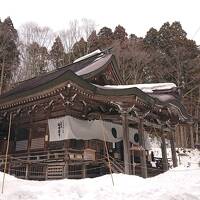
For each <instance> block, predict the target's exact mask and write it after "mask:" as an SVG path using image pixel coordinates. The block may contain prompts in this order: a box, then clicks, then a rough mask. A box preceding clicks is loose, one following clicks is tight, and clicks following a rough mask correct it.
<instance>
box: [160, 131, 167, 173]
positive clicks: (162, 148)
mask: <svg viewBox="0 0 200 200" xmlns="http://www.w3.org/2000/svg"><path fill="white" fill-rule="evenodd" d="M161 141H162V143H161V150H162V163H163V170H164V171H167V170H168V160H167V148H166V143H165V135H164V133H163V129H162V135H161Z"/></svg>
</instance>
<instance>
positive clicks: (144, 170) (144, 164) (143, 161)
mask: <svg viewBox="0 0 200 200" xmlns="http://www.w3.org/2000/svg"><path fill="white" fill-rule="evenodd" d="M138 132H139V144H140V146H142V149H141V151H140V162H141V173H142V177H143V178H147V162H146V152H145V138H144V125H143V117H139V128H138Z"/></svg>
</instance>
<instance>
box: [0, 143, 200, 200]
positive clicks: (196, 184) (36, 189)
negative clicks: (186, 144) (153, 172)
mask: <svg viewBox="0 0 200 200" xmlns="http://www.w3.org/2000/svg"><path fill="white" fill-rule="evenodd" d="M159 145H160V144H159V141H158V142H155V141H154V142H153V146H152V150H153V151H154V154H155V156H158V157H159V156H160V155H161V151H160V148H159ZM170 153H171V152H170V149H169V148H168V157H170V156H171V154H170ZM179 154H180V156H179V157H180V163H181V165H180V166H179V167H177V168H174V169H170V170H169V171H167V172H165V173H163V174H160V175H158V176H156V177H153V178H147V179H143V178H141V177H138V176H133V175H132V176H131V175H124V174H113V179H114V186H113V185H112V180H111V176H110V175H105V176H102V177H99V178H93V179H89V178H88V179H82V180H70V179H64V180H55V181H27V180H20V179H17V178H15V177H12V176H10V175H6V179H5V188H4V194H0V200H129V199H130V200H200V166H199V163H200V151H198V150H189V149H186V150H183V149H182V150H179ZM2 177H3V173H1V172H0V187H1V185H2Z"/></svg>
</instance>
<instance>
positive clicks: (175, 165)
mask: <svg viewBox="0 0 200 200" xmlns="http://www.w3.org/2000/svg"><path fill="white" fill-rule="evenodd" d="M170 145H171V153H172V161H173V167H177V166H178V163H177V157H176V147H175V140H174V131H173V130H172V132H171V135H170Z"/></svg>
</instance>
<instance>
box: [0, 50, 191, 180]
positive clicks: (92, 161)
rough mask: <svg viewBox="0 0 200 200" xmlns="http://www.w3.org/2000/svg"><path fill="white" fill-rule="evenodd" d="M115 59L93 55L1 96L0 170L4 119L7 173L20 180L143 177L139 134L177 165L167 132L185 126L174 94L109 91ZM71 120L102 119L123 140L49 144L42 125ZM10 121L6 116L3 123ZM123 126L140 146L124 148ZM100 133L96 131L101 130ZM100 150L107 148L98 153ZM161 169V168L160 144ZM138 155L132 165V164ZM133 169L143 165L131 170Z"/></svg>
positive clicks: (115, 75) (144, 166)
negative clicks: (157, 140)
mask: <svg viewBox="0 0 200 200" xmlns="http://www.w3.org/2000/svg"><path fill="white" fill-rule="evenodd" d="M121 84H123V81H122V79H121V77H120V75H119V71H118V67H117V64H116V61H115V58H114V56H113V55H112V54H106V53H99V54H96V55H94V56H91V57H89V58H86V59H84V60H81V61H79V62H77V63H73V64H71V65H69V66H66V67H63V68H60V69H58V70H56V71H54V72H51V73H49V74H45V75H42V76H40V77H37V78H34V79H31V80H27V81H24V82H23V83H21V84H19V85H18V86H16V87H15V88H14V89H12V90H11V91H9V92H7V93H5V94H3V95H2V96H1V97H0V116H1V127H0V128H1V130H0V131H1V132H0V154H1V163H0V164H1V165H0V167H1V169H3V167H4V164H5V154H6V147H7V143H8V142H7V141H8V126H9V119H11V137H10V141H9V152H8V164H7V167H6V168H7V171H8V172H9V173H10V174H14V175H16V176H18V177H21V178H27V179H39V180H46V179H57V178H64V177H67V178H82V177H95V176H99V175H103V174H105V173H108V165H109V164H110V165H111V166H112V171H113V172H125V173H127V174H132V173H137V172H138V171H141V174H142V176H143V177H147V172H148V170H147V167H148V160H147V159H146V158H147V155H146V154H147V152H146V151H145V148H144V134H145V133H144V130H146V131H149V132H152V130H155V129H156V130H158V131H157V132H159V133H160V135H161V136H162V142H163V143H165V138H166V137H167V138H168V139H170V141H171V148H172V159H173V162H174V166H176V165H177V161H176V155H175V144H174V127H175V125H176V124H178V123H185V122H186V121H188V120H190V117H189V116H188V115H187V113H186V111H185V109H184V107H183V106H182V105H181V104H180V102H179V101H178V100H177V98H176V95H177V93H176V92H175V91H161V92H160V93H161V94H166V92H167V94H168V95H169V94H170V95H171V96H172V97H173V98H171V99H168V100H167V101H161V100H160V99H159V98H158V97H157V96H158V95H159V94H151V95H148V94H146V93H144V92H142V91H141V90H140V89H138V88H136V87H132V88H128V89H127V88H126V89H112V88H105V87H102V86H103V85H121ZM66 115H70V116H73V117H74V118H78V119H82V120H88V119H89V120H94V119H101V120H104V121H109V122H113V123H116V124H121V125H122V127H123V142H119V144H118V149H117V148H116V147H113V144H112V143H109V142H105V141H101V140H97V139H93V140H76V139H70V140H63V141H55V142H50V141H49V130H48V119H51V118H57V117H62V116H66ZM10 117H11V118H10ZM128 127H134V128H137V129H138V133H139V145H138V146H133V145H132V144H130V142H129V133H128ZM102 131H103V130H102ZM105 147H106V148H105ZM162 152H163V155H164V160H163V169H164V170H167V168H168V166H167V165H166V162H167V158H166V147H165V145H163V151H162ZM136 157H138V158H139V160H140V161H139V163H138V164H137V165H136V164H135V162H134V159H135V158H136ZM138 166H140V167H141V166H142V167H141V168H138Z"/></svg>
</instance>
